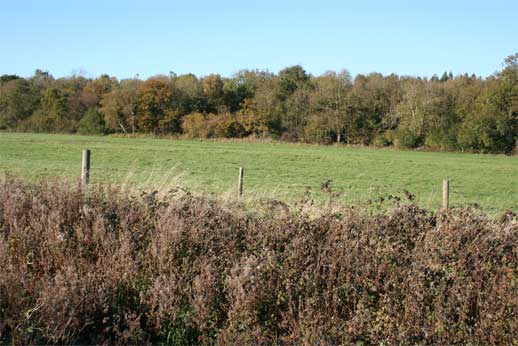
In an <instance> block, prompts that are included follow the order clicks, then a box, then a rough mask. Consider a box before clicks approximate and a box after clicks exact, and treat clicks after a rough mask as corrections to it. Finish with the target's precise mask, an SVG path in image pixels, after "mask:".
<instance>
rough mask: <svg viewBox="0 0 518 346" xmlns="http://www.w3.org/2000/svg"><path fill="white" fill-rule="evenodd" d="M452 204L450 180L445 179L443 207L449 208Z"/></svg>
mask: <svg viewBox="0 0 518 346" xmlns="http://www.w3.org/2000/svg"><path fill="white" fill-rule="evenodd" d="M449 204H450V181H449V180H447V179H444V180H443V181H442V207H443V208H444V209H448V206H449Z"/></svg>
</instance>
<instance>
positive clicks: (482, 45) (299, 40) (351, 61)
mask: <svg viewBox="0 0 518 346" xmlns="http://www.w3.org/2000/svg"><path fill="white" fill-rule="evenodd" d="M0 5H1V6H0V74H18V75H21V76H30V75H32V74H33V72H34V70H35V69H37V68H39V69H42V70H47V71H49V72H50V73H52V74H53V75H54V76H55V77H63V76H69V75H72V74H83V75H85V76H88V77H96V76H98V75H100V74H103V73H107V74H109V75H112V76H116V77H119V78H129V77H134V76H136V75H137V74H138V75H139V76H140V77H141V78H147V77H149V76H152V75H155V74H168V73H169V72H170V71H173V72H175V73H177V74H184V73H194V74H196V75H198V76H203V75H207V74H210V73H219V74H221V75H223V76H231V75H232V74H233V73H235V72H237V71H239V70H241V69H245V68H246V69H267V70H269V71H271V72H278V71H279V70H280V69H282V68H284V67H287V66H291V65H296V64H300V65H302V66H303V67H304V68H305V69H306V70H307V71H308V72H309V73H311V74H313V75H319V74H321V73H324V72H325V71H328V70H341V69H347V70H348V71H349V72H351V74H353V75H357V74H360V73H361V74H367V73H370V72H380V73H383V74H390V73H397V74H399V75H412V76H428V77H430V76H432V75H433V74H438V75H441V74H442V73H443V72H444V71H448V72H450V71H451V72H453V74H463V73H469V74H471V73H475V74H477V75H479V76H489V75H491V74H492V73H494V72H495V71H497V70H499V69H501V68H502V66H503V65H502V64H503V60H504V58H505V57H506V56H509V55H511V54H514V53H518V16H517V15H518V1H517V0H491V1H487V0H484V1H483V0H471V1H467V0H466V1H464V0H459V1H455V0H449V1H446V0H435V1H418V0H414V1H403V0H390V1H381V0H364V1H360V0H358V1H346V0H343V1H338V0H314V1H304V0H298V1H292V0H287V1H283V0H263V1H251V0H240V1H238V0H218V1H216V0H215V1H208V0H204V1H201V0H199V1H196V0H191V1H178V0H171V1H165V0H163V1H158V0H145V1H134V0H125V1H119V0H104V1H101V0H82V1H80V0H77V1H76V0H66V1H65V0H46V1H44V0H37V1H27V0H0Z"/></svg>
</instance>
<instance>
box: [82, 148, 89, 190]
mask: <svg viewBox="0 0 518 346" xmlns="http://www.w3.org/2000/svg"><path fill="white" fill-rule="evenodd" d="M89 181H90V150H88V149H83V162H82V165H81V183H82V184H83V186H86V185H88V182H89Z"/></svg>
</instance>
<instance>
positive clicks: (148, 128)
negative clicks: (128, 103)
mask: <svg viewBox="0 0 518 346" xmlns="http://www.w3.org/2000/svg"><path fill="white" fill-rule="evenodd" d="M173 97H174V93H173V90H172V87H171V85H168V84H166V83H165V82H164V81H161V80H158V79H149V80H147V81H146V82H144V83H143V84H142V85H141V87H140V88H139V96H138V100H137V115H138V124H139V128H140V129H141V130H142V131H144V132H148V133H149V132H151V133H154V134H155V133H157V132H162V133H165V132H166V131H170V132H173V133H178V132H180V131H181V118H180V113H179V112H178V110H177V109H174V108H173V102H172V101H173Z"/></svg>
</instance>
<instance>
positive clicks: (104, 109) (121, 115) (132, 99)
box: [100, 79, 142, 134]
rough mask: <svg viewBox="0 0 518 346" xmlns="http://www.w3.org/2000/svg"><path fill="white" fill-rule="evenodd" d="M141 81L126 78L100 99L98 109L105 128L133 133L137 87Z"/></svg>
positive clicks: (135, 120)
mask: <svg viewBox="0 0 518 346" xmlns="http://www.w3.org/2000/svg"><path fill="white" fill-rule="evenodd" d="M141 84H142V82H141V81H140V80H138V79H126V80H122V81H121V82H120V86H119V87H118V88H114V89H113V90H112V91H110V92H109V93H107V94H105V95H104V96H103V98H102V100H101V108H100V111H101V113H102V114H103V117H104V121H105V123H106V128H107V130H110V131H122V132H123V133H125V134H128V133H129V132H131V133H132V134H135V132H136V130H137V105H138V89H139V86H140V85H141Z"/></svg>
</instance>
